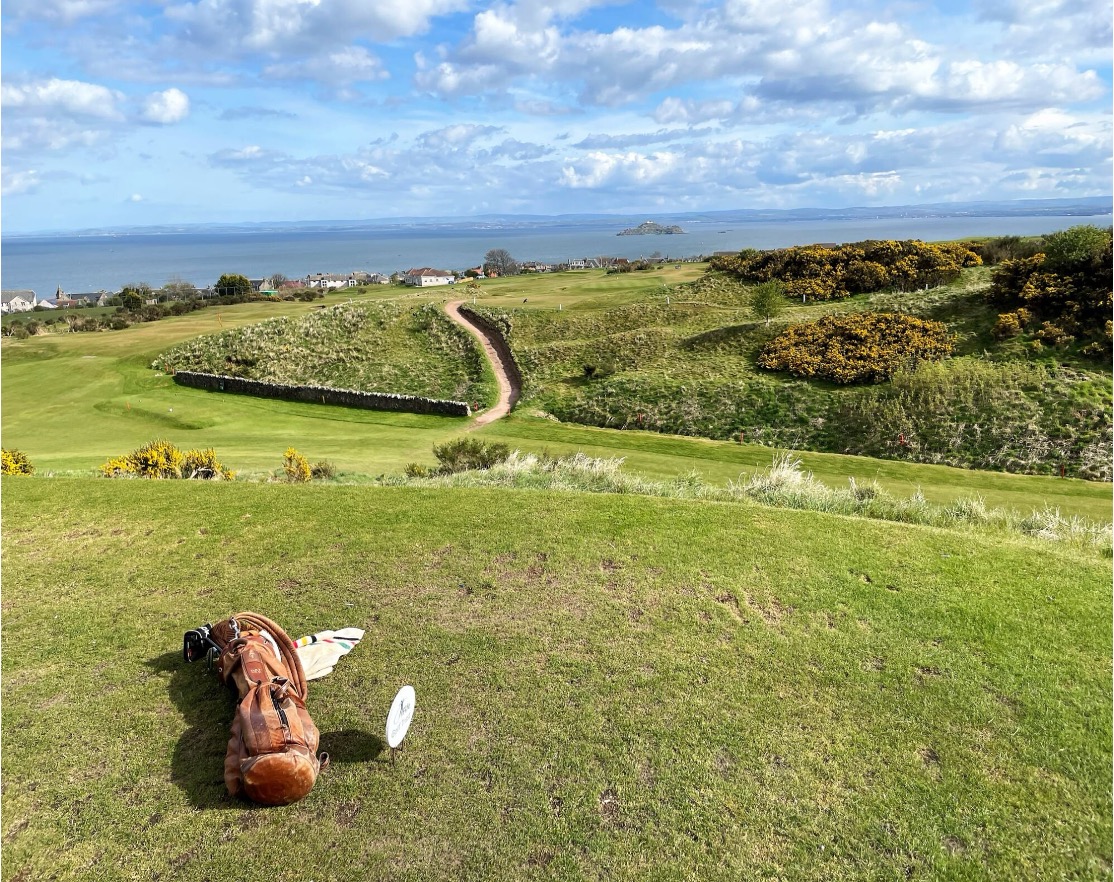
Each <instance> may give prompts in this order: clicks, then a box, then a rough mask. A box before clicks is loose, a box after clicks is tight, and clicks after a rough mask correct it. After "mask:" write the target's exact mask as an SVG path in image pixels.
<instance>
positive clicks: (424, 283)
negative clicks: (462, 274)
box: [403, 266, 456, 288]
mask: <svg viewBox="0 0 1114 882" xmlns="http://www.w3.org/2000/svg"><path fill="white" fill-rule="evenodd" d="M403 281H404V282H405V283H406V284H407V285H412V286H413V287H416V288H428V287H430V286H432V285H451V284H453V283H454V282H455V281H456V276H454V275H453V274H452V273H451V272H449V271H448V270H441V269H433V268H432V267H428V266H423V267H421V268H420V269H411V270H407V271H406V276H405V277H404V278H403Z"/></svg>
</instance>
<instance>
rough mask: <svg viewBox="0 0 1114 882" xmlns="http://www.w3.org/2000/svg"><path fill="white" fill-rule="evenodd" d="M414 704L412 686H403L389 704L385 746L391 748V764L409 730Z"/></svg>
mask: <svg viewBox="0 0 1114 882" xmlns="http://www.w3.org/2000/svg"><path fill="white" fill-rule="evenodd" d="M415 703H416V698H415V695H414V687H413V686H403V687H402V688H401V689H399V690H398V695H396V696H395V700H394V701H392V702H391V709H390V711H389V712H388V713H387V745H388V746H389V747H390V748H391V762H394V759H395V749H396V748H397V747H398V746H399V745H400V744H402V739H403V738H405V737H406V733H407V731H409V729H410V721H411V720H412V719H414V705H415Z"/></svg>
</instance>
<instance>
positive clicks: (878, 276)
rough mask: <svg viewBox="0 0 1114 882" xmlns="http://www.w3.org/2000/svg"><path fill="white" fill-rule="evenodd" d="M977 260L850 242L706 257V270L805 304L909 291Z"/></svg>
mask: <svg viewBox="0 0 1114 882" xmlns="http://www.w3.org/2000/svg"><path fill="white" fill-rule="evenodd" d="M981 263H982V258H980V257H979V255H978V254H976V253H975V252H974V251H973V250H972V249H971V247H970V246H968V245H967V244H965V243H962V242H944V243H929V242H921V241H920V240H918V239H908V240H903V241H894V240H876V241H868V242H855V243H853V244H848V245H839V246H837V247H834V248H827V247H824V246H821V245H806V246H798V247H794V248H779V249H777V250H776V251H754V250H748V251H742V252H740V253H739V254H732V255H726V256H720V257H714V258H712V262H711V268H712V269H714V270H719V271H721V272H725V273H727V274H729V275H732V276H735V277H736V278H738V279H740V280H741V281H744V282H765V281H768V280H770V279H780V280H781V281H783V282H785V288H786V295H787V296H789V297H795V298H797V299H801V298H804V299H806V300H809V301H811V300H842V299H843V298H845V297H849V296H851V295H852V294H861V293H869V292H871V291H880V290H882V289H883V288H889V287H894V288H900V289H901V290H910V289H912V288H919V287H921V286H922V285H941V284H944V283H946V282H950V281H952V280H953V279H955V278H957V277H958V276H959V272H960V270H961V269H962V268H963V267H969V266H978V265H980V264H981Z"/></svg>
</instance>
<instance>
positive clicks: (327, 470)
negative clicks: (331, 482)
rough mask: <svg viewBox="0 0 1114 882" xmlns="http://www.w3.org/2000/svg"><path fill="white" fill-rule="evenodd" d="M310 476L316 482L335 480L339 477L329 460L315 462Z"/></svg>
mask: <svg viewBox="0 0 1114 882" xmlns="http://www.w3.org/2000/svg"><path fill="white" fill-rule="evenodd" d="M309 475H310V477H311V478H313V479H314V480H315V481H318V480H320V481H325V480H328V479H329V478H335V477H336V476H337V468H336V466H335V465H333V464H332V463H331V462H329V461H328V460H327V459H323V460H321V461H320V462H315V463H314V464H313V467H312V468H311V469H310V472H309Z"/></svg>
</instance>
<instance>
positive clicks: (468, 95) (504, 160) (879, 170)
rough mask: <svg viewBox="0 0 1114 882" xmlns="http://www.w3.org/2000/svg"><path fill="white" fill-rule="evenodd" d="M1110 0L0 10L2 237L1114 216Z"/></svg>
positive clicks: (53, 5) (306, 0) (266, 4)
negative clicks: (977, 204) (696, 218)
mask: <svg viewBox="0 0 1114 882" xmlns="http://www.w3.org/2000/svg"><path fill="white" fill-rule="evenodd" d="M1111 17H1112V11H1111V6H1110V3H1109V0H1026V2H1022V0H972V2H957V0H947V2H929V0H924V2H922V0H895V2H871V0H866V2H862V0H859V2H826V0H796V2H791V3H786V2H774V0H684V2H682V0H659V2H656V3H654V2H643V0H635V2H614V0H611V2H598V0H553V2H547V3H543V2H536V0H509V2H504V3H476V2H470V0H389V2H384V0H145V2H134V0H130V2H129V0H6V2H5V3H4V4H3V53H2V56H0V57H2V84H0V107H2V113H3V130H2V134H3V151H2V164H3V201H2V203H0V205H2V223H3V229H4V230H5V231H6V232H25V231H31V230H48V229H50V230H64V229H80V228H86V227H98V226H118V225H125V224H136V225H144V224H175V223H198V222H219V221H250V220H259V221H267V220H311V219H359V218H376V217H397V216H430V215H437V216H445V215H449V216H462V217H465V216H469V215H476V214H484V213H493V212H498V213H532V214H560V213H570V212H616V213H630V212H638V213H650V212H654V211H658V212H665V211H678V212H679V211H699V210H713V209H730V208H758V207H761V208H799V207H813V206H816V207H833V206H852V205H856V206H857V205H901V204H910V203H924V202H948V201H970V200H982V199H1015V198H1045V197H1076V196H1100V195H1109V194H1110V193H1111V186H1112V184H1111V181H1112V166H1111V154H1112V144H1111V101H1112V98H1111V45H1112V36H1111Z"/></svg>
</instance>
